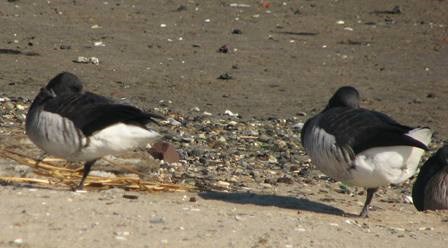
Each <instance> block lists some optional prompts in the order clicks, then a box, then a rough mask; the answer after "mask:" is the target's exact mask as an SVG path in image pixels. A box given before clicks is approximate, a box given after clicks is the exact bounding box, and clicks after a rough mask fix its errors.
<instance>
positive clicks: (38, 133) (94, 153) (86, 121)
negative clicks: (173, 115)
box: [25, 72, 164, 189]
mask: <svg viewBox="0 0 448 248" xmlns="http://www.w3.org/2000/svg"><path fill="white" fill-rule="evenodd" d="M154 119H164V117H162V116H159V115H156V114H153V113H147V112H143V111H141V110H140V109H138V108H136V107H133V106H129V105H125V104H119V103H115V102H114V101H112V100H111V99H108V98H106V97H103V96H99V95H97V94H94V93H91V92H88V91H85V90H84V89H83V83H82V82H81V81H80V80H79V78H78V77H77V76H75V75H73V74H71V73H68V72H62V73H60V74H58V75H57V76H56V77H54V78H53V79H51V80H50V82H49V83H48V84H47V86H46V87H44V88H41V90H40V92H39V94H38V95H37V96H36V98H35V99H34V101H33V103H32V104H31V107H30V109H29V111H28V114H27V116H26V124H25V128H26V133H27V135H28V137H29V138H30V139H31V141H32V142H33V143H34V144H36V145H37V146H38V147H39V148H40V149H42V150H44V151H45V152H46V153H48V154H50V155H53V156H57V157H61V158H64V159H67V160H69V161H86V163H85V164H84V170H83V175H82V179H81V182H80V183H79V186H78V188H77V189H82V188H83V183H84V180H85V179H86V177H87V175H88V174H89V172H90V169H91V167H92V165H93V164H94V163H95V161H96V160H98V159H99V158H101V157H103V156H105V155H108V154H117V153H120V152H123V151H126V150H128V149H132V148H137V147H144V146H146V145H147V144H148V143H152V142H154V141H155V140H157V139H159V138H160V135H159V134H158V133H157V132H155V131H152V130H149V129H147V128H146V124H148V123H150V122H155V123H157V122H156V121H155V120H154Z"/></svg>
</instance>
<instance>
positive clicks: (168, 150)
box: [148, 142, 180, 163]
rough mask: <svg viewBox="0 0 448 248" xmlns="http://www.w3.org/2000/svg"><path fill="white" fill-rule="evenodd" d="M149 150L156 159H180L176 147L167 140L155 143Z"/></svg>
mask: <svg viewBox="0 0 448 248" xmlns="http://www.w3.org/2000/svg"><path fill="white" fill-rule="evenodd" d="M148 152H149V154H151V156H153V157H154V158H155V159H159V160H163V161H165V162H168V163H174V162H178V161H179V160H180V156H179V153H177V151H176V148H175V147H174V146H173V145H171V144H170V143H167V142H157V143H155V144H153V145H152V147H151V148H150V149H149V150H148Z"/></svg>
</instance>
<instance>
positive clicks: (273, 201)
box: [198, 191, 347, 216]
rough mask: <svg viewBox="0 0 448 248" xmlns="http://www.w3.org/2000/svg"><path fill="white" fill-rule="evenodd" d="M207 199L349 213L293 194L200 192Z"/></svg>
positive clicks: (326, 212) (333, 213)
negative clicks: (292, 195)
mask: <svg viewBox="0 0 448 248" xmlns="http://www.w3.org/2000/svg"><path fill="white" fill-rule="evenodd" d="M198 195H199V196H200V197H201V198H203V199H205V200H218V201H224V202H231V203H236V204H253V205H258V206H273V207H279V208H287V209H294V210H303V211H308V212H315V213H323V214H331V215H338V216H346V215H347V214H346V213H345V212H344V211H342V210H341V209H339V208H336V207H333V206H329V205H326V204H323V203H319V202H314V201H311V200H308V199H305V198H297V197H291V196H279V195H264V194H256V193H248V192H231V193H229V192H217V191H207V192H201V193H199V194H198Z"/></svg>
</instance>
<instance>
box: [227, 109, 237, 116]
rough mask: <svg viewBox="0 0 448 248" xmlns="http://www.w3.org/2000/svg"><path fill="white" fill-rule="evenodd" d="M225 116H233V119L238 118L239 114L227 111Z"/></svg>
mask: <svg viewBox="0 0 448 248" xmlns="http://www.w3.org/2000/svg"><path fill="white" fill-rule="evenodd" d="M224 114H225V115H228V116H231V117H238V116H239V114H238V113H233V112H232V111H230V110H228V109H226V111H224Z"/></svg>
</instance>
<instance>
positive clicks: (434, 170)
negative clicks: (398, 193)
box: [412, 145, 448, 211]
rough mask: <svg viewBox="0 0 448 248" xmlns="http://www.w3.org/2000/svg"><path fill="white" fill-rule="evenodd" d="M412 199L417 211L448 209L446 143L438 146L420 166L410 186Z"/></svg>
mask: <svg viewBox="0 0 448 248" xmlns="http://www.w3.org/2000/svg"><path fill="white" fill-rule="evenodd" d="M412 199H413V202H414V206H415V207H416V208H417V210H419V211H423V210H436V209H448V145H445V146H443V147H442V148H440V149H439V150H438V151H437V152H436V153H435V154H434V155H432V156H431V158H429V159H428V161H426V163H425V164H424V165H423V166H422V167H421V168H420V173H419V174H418V176H417V180H416V181H415V183H414V187H413V188H412Z"/></svg>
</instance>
